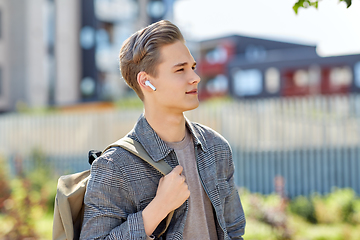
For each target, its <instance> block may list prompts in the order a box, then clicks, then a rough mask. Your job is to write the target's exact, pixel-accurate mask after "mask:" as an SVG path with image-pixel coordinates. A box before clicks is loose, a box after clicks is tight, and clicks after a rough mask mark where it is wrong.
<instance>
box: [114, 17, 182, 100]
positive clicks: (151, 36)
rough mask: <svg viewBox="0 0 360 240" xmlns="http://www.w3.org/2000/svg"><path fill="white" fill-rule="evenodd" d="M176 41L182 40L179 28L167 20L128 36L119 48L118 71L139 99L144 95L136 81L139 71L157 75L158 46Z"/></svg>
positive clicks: (142, 98)
mask: <svg viewBox="0 0 360 240" xmlns="http://www.w3.org/2000/svg"><path fill="white" fill-rule="evenodd" d="M176 41H182V42H184V37H183V35H182V34H181V32H180V30H179V28H178V27H177V26H175V25H174V24H173V23H171V22H170V21H167V20H161V21H159V22H156V23H153V24H151V25H149V26H147V27H145V28H143V29H141V30H139V31H137V32H135V33H134V34H133V35H132V36H130V37H129V38H128V39H127V40H125V41H124V43H123V45H122V47H121V50H120V56H119V58H120V71H121V74H122V76H123V78H124V79H125V82H126V83H127V85H128V86H129V87H131V88H132V89H133V90H134V91H135V92H136V94H137V95H138V96H139V98H140V99H141V100H144V95H143V93H142V91H141V89H140V86H139V84H138V82H137V74H138V73H139V72H141V71H144V72H146V73H147V74H149V75H150V76H153V77H156V76H157V66H158V65H159V63H160V62H161V59H160V48H161V47H162V46H164V45H168V44H172V43H174V42H176Z"/></svg>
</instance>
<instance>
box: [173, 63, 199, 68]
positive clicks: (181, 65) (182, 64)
mask: <svg viewBox="0 0 360 240" xmlns="http://www.w3.org/2000/svg"><path fill="white" fill-rule="evenodd" d="M188 64H189V63H188V62H182V63H177V64H175V65H174V66H173V67H183V66H186V65H188ZM194 66H196V62H194V63H193V67H194Z"/></svg>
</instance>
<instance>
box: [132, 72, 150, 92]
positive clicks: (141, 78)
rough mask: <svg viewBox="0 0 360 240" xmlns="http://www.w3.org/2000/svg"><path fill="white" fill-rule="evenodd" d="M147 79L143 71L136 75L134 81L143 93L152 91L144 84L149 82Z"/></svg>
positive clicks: (147, 76)
mask: <svg viewBox="0 0 360 240" xmlns="http://www.w3.org/2000/svg"><path fill="white" fill-rule="evenodd" d="M149 77H150V76H149V75H148V74H147V73H146V72H144V71H141V72H139V73H138V74H137V78H136V80H137V82H138V84H139V86H140V88H141V89H142V90H143V91H153V90H152V89H151V88H150V87H149V86H147V85H146V84H145V82H146V81H147V80H149Z"/></svg>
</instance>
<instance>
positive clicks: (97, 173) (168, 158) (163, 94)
mask: <svg viewBox="0 0 360 240" xmlns="http://www.w3.org/2000/svg"><path fill="white" fill-rule="evenodd" d="M195 66H196V62H195V61H194V59H193V57H192V56H191V54H190V52H189V50H188V48H187V47H186V46H185V43H184V38H183V36H182V35H181V33H180V30H179V29H178V28H177V27H176V26H175V25H173V24H172V23H171V22H169V21H164V20H163V21H159V22H157V23H154V24H152V25H150V26H148V27H146V28H144V29H142V30H140V31H138V32H136V33H135V34H133V35H132V36H131V37H130V38H129V39H127V40H126V41H125V42H124V44H123V47H122V48H121V51H120V70H121V73H122V75H123V77H124V79H125V81H126V82H127V84H128V85H129V86H130V87H131V88H133V89H134V90H135V92H136V93H137V94H138V96H139V97H140V99H141V100H142V101H143V103H144V113H143V114H142V116H140V118H139V120H138V122H137V123H136V125H135V127H134V129H133V130H132V131H131V132H130V133H129V134H128V136H129V137H130V138H132V139H133V140H135V141H137V142H139V143H141V144H142V146H143V147H144V148H145V150H146V151H147V152H148V154H149V155H150V157H151V158H152V159H153V160H154V161H159V160H162V159H163V160H165V162H167V163H168V164H169V165H170V166H171V167H172V168H173V170H172V171H171V172H170V173H169V174H168V175H166V176H164V177H162V175H161V174H160V173H159V172H158V171H157V170H155V169H154V168H153V167H151V166H150V165H149V164H148V163H146V162H145V161H143V160H141V159H140V158H138V157H136V156H135V155H133V154H131V153H130V152H128V151H126V150H124V149H122V148H111V149H109V150H108V151H107V152H105V153H104V154H103V155H102V156H101V157H99V158H98V159H96V160H95V161H94V162H93V164H92V167H91V177H90V179H89V182H88V186H87V191H86V195H85V200H84V203H85V214H84V222H83V227H82V232H81V239H148V238H149V237H151V238H155V237H157V236H158V235H159V233H160V232H161V231H162V230H164V228H165V224H164V222H165V221H163V220H165V219H166V217H167V215H168V214H169V213H170V212H171V211H173V210H175V212H174V215H173V217H172V219H171V222H170V225H169V227H168V228H167V230H166V232H165V234H163V235H162V236H161V237H162V238H163V239H191V240H197V239H206V240H208V239H210V240H213V239H242V235H243V234H244V228H245V217H244V212H243V209H242V206H241V202H240V198H239V194H238V192H237V190H236V187H235V184H234V179H233V175H234V165H233V161H232V155H231V149H230V146H229V144H228V142H227V141H226V140H225V139H224V138H223V137H222V136H221V135H219V134H218V133H216V132H215V131H213V130H212V129H210V128H208V127H205V126H203V125H200V124H196V123H192V122H190V121H189V120H187V119H186V118H185V117H184V115H183V113H184V112H185V111H188V110H192V109H195V108H196V107H198V105H199V100H198V89H197V87H198V83H199V82H200V78H199V76H198V75H197V74H196V73H195Z"/></svg>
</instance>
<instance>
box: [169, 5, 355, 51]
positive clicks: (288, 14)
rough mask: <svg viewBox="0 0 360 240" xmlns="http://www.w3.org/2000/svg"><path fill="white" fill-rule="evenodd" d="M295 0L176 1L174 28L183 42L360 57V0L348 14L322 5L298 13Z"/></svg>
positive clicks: (348, 9) (342, 8)
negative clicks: (249, 40)
mask: <svg viewBox="0 0 360 240" xmlns="http://www.w3.org/2000/svg"><path fill="white" fill-rule="evenodd" d="M295 2H296V0H176V1H175V5H174V22H175V23H176V24H177V25H178V26H179V27H180V29H181V31H182V32H183V34H184V35H185V38H186V39H187V40H204V39H211V38H216V37H221V36H227V35H232V34H239V35H245V36H250V37H260V38H267V39H272V40H280V41H286V42H295V43H302V44H309V45H316V46H317V52H318V54H319V55H320V56H336V55H348V54H360V0H353V1H352V5H351V6H350V8H346V4H345V3H344V2H339V0H322V1H320V2H319V7H318V9H315V8H307V9H299V12H298V14H297V15H296V14H295V12H294V10H293V8H292V7H293V5H294V3H295Z"/></svg>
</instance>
